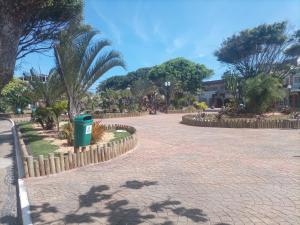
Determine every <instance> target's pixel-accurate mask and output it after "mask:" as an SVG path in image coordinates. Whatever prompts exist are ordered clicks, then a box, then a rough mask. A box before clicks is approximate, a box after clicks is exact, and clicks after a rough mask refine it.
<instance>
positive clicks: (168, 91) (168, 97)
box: [165, 81, 171, 113]
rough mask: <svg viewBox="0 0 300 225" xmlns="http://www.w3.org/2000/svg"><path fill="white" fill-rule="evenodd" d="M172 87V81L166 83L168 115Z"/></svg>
mask: <svg viewBox="0 0 300 225" xmlns="http://www.w3.org/2000/svg"><path fill="white" fill-rule="evenodd" d="M170 86H171V82H170V81H166V82H165V87H166V89H167V95H166V105H167V108H166V113H168V108H169V100H170Z"/></svg>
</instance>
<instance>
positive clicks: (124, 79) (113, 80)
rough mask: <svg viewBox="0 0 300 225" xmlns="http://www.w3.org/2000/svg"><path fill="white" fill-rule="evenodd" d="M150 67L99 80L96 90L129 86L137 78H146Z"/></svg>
mask: <svg viewBox="0 0 300 225" xmlns="http://www.w3.org/2000/svg"><path fill="white" fill-rule="evenodd" d="M150 70H151V68H148V67H145V68H140V69H138V70H136V71H133V72H129V73H128V74H127V75H125V76H124V75H123V76H113V77H110V78H108V79H107V80H105V81H103V82H101V83H100V84H99V85H98V87H97V92H101V91H105V90H106V89H113V90H121V89H125V88H127V87H131V86H132V85H133V83H134V82H135V81H136V80H138V79H139V78H147V77H148V75H149V71H150Z"/></svg>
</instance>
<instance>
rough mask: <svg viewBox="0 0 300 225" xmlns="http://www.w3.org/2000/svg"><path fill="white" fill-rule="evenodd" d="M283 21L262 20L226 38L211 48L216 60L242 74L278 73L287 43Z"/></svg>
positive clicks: (283, 60) (284, 56) (247, 75)
mask: <svg viewBox="0 0 300 225" xmlns="http://www.w3.org/2000/svg"><path fill="white" fill-rule="evenodd" d="M286 30H287V22H280V23H273V24H263V25H260V26H257V27H255V28H252V29H246V30H243V31H241V32H240V33H238V34H235V35H233V36H231V37H229V38H227V39H226V40H225V41H224V42H223V43H222V44H221V47H220V48H219V49H218V50H217V51H216V52H215V56H216V57H217V59H218V61H220V62H222V63H225V64H228V65H229V67H230V69H232V70H235V71H237V72H239V73H240V74H241V75H242V76H243V77H246V78H248V77H253V76H256V75H258V74H260V73H264V74H271V73H273V74H280V72H281V71H280V70H281V69H283V68H282V67H281V66H280V65H281V64H282V63H284V62H285V60H286V55H285V54H284V50H285V48H286V47H287V45H288V43H289V40H290V39H289V37H288V35H287V31H286Z"/></svg>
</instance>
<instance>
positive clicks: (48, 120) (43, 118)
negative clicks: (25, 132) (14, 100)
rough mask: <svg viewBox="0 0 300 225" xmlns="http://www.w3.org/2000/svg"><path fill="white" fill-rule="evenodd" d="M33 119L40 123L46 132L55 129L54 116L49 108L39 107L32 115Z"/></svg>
mask: <svg viewBox="0 0 300 225" xmlns="http://www.w3.org/2000/svg"><path fill="white" fill-rule="evenodd" d="M32 119H33V121H34V122H37V123H39V124H40V125H41V126H42V128H43V129H44V130H51V129H53V127H54V115H53V111H52V109H51V108H49V107H38V108H37V109H36V111H35V112H34V113H33V114H32Z"/></svg>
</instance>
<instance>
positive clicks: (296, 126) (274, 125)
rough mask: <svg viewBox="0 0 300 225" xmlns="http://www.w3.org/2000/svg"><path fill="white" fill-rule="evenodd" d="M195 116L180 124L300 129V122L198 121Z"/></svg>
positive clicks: (188, 117)
mask: <svg viewBox="0 0 300 225" xmlns="http://www.w3.org/2000/svg"><path fill="white" fill-rule="evenodd" d="M195 117H196V115H195V114H194V115H184V116H182V121H181V123H183V124H186V125H190V126H199V127H222V128H254V129H258V128H263V129H274V128H279V129H280V128H281V129H300V120H268V119H266V120H250V119H221V120H219V121H214V120H205V119H204V120H198V119H195Z"/></svg>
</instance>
